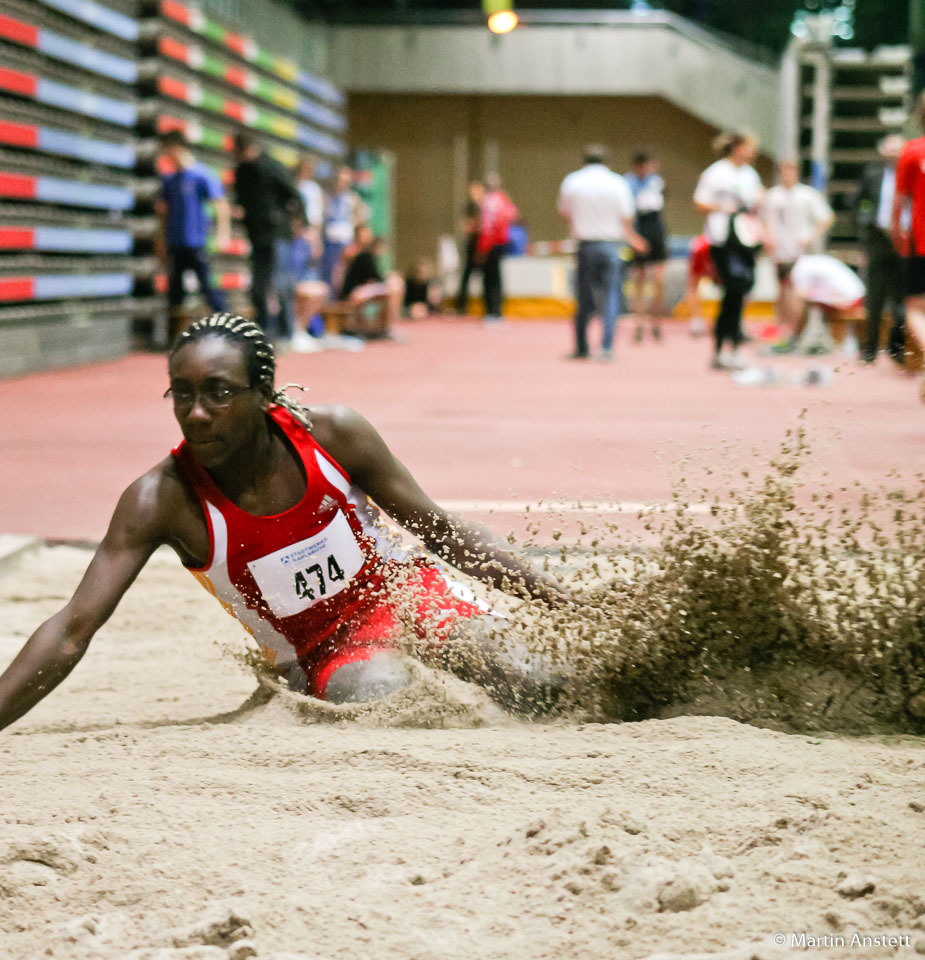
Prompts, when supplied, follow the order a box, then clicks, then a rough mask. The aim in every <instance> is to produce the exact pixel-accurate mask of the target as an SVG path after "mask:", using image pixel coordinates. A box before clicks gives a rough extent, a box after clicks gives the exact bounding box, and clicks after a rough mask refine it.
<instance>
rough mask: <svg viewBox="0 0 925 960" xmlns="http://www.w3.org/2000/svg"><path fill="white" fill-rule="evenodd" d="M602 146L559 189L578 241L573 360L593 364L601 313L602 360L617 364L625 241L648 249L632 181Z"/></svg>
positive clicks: (592, 150)
mask: <svg viewBox="0 0 925 960" xmlns="http://www.w3.org/2000/svg"><path fill="white" fill-rule="evenodd" d="M605 159H606V151H605V149H604V148H603V147H602V146H598V145H594V146H590V147H586V148H585V158H584V160H585V162H584V166H583V167H582V168H581V169H580V170H576V171H575V172H574V173H570V174H569V175H568V176H567V177H566V178H565V179H564V180H563V181H562V186H561V187H560V188H559V213H561V214H562V216H563V217H565V218H566V219H567V220H568V221H569V225H570V228H571V233H572V236H573V237H574V238H575V239H576V240H577V241H578V258H577V261H578V262H577V270H576V274H575V279H576V286H577V290H576V298H575V299H576V309H575V349H574V351H573V352H572V353H571V354H569V359H570V360H587V359H588V357H589V355H590V354H589V351H588V322H589V321H590V319H591V317H592V316H593V315H594V314H595V313H597V314H598V315H599V316H600V317H601V319H602V320H603V325H604V334H603V338H602V340H601V359H602V360H607V361H609V360H613V338H614V333H615V332H616V329H617V319H618V317H619V314H620V305H621V281H622V278H623V261H622V260H621V258H620V252H621V248H622V246H623V243H624V241H629V243H630V244H631V245H632V247H633V249H634V250H639V251H643V252H644V251H645V250H646V242H645V241H644V240H643V239H642V237H640V236H639V234H638V233H636V230H635V229H634V226H633V219H634V216H635V208H634V206H633V194H632V192H631V190H630V188H629V186H628V185H627V183H626V181H625V180H624V179H623V177H621V176H620V175H619V174H617V173H614V172H613V171H612V170H609V169H608V168H607V166H606V165H605V162H604V161H605Z"/></svg>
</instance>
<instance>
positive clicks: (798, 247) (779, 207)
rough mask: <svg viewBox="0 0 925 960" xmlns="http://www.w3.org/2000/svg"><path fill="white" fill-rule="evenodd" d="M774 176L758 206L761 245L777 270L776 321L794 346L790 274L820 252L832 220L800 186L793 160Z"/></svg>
mask: <svg viewBox="0 0 925 960" xmlns="http://www.w3.org/2000/svg"><path fill="white" fill-rule="evenodd" d="M777 172H778V183H777V185H776V186H774V187H771V189H770V190H768V192H767V194H766V195H765V198H764V203H763V205H762V213H763V220H764V228H765V245H766V252H767V253H768V254H769V256H770V257H771V260H772V261H773V262H774V264H775V266H776V268H777V284H778V292H777V320H778V323H779V324H781V325H782V326H783V327H784V328H785V330H787V331H788V332H789V334H790V343H791V345H793V346H795V345H796V338H795V333H796V327H797V323H798V321H799V318H800V312H799V310H798V308H799V304H798V303H797V302H796V301H795V298H794V297H793V291H792V287H791V283H790V272H791V271H792V270H793V265H794V264H795V263H796V262H797V260H799V259H800V257H801V256H802V255H803V254H804V253H818V252H819V251H820V249H821V247H822V238H823V237H824V236H825V234H826V231H827V230H828V229H829V227H831V226H832V221H833V220H834V219H835V216H834V214H833V213H832V208H831V207H830V206H829V204H828V202H827V201H826V199H825V197H824V196H823V195H822V194H821V193H820V192H819V191H818V190H816V189H815V187H811V186H809V185H808V184H805V183H800V180H799V167H798V166H797V164H796V163H795V162H794V161H793V160H782V161H781V162H780V163H779V164H778V165H777Z"/></svg>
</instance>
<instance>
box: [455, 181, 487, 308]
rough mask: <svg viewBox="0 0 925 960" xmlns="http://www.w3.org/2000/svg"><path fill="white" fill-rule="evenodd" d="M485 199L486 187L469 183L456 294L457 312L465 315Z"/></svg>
mask: <svg viewBox="0 0 925 960" xmlns="http://www.w3.org/2000/svg"><path fill="white" fill-rule="evenodd" d="M484 199H485V187H484V185H483V184H482V183H481V182H480V181H478V180H473V181H472V183H470V184H469V199H468V200H467V201H466V210H465V213H464V215H463V221H462V232H463V245H464V250H463V270H462V276H461V277H460V280H459V293H458V294H457V295H456V312H457V313H458V314H459V315H460V316H465V315H466V314H467V313H468V312H469V280H470V279H471V277H472V271H473V270H474V269H475V267H476V262H475V250H476V247H477V246H478V242H479V222H480V219H481V216H482V201H483V200H484Z"/></svg>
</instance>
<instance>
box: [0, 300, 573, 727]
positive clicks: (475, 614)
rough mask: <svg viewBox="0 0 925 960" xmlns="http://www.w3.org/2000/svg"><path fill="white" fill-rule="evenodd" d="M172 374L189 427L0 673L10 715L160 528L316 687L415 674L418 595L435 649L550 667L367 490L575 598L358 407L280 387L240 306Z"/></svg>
mask: <svg viewBox="0 0 925 960" xmlns="http://www.w3.org/2000/svg"><path fill="white" fill-rule="evenodd" d="M169 373H170V389H169V390H168V391H167V394H166V396H168V397H169V398H171V399H172V402H173V409H174V414H175V416H176V418H177V422H178V423H179V425H180V429H181V431H182V433H183V437H184V440H183V442H182V443H181V444H180V445H179V446H178V447H177V448H176V449H175V450H174V451H173V452H172V453H171V455H170V456H168V457H167V458H166V459H165V460H163V461H161V463H159V464H158V465H157V466H156V467H154V469H153V470H150V471H149V472H148V473H146V474H144V476H142V477H140V478H139V479H138V480H136V481H135V482H134V483H133V484H132V485H131V486H130V487H129V488H128V489H127V490H126V491H125V493H123V494H122V497H121V498H120V500H119V503H118V505H117V507H116V510H115V513H114V515H113V518H112V521H111V522H110V525H109V530H108V531H107V533H106V536H105V538H104V539H103V541H102V543H101V544H100V546H99V548H98V549H97V551H96V553H95V555H94V557H93V560H92V561H91V563H90V566H89V567H88V569H87V572H86V573H85V574H84V577H83V580H82V581H81V583H80V585H79V586H78V587H77V590H76V592H75V593H74V596H73V597H72V598H71V600H70V602H69V603H68V604H67V606H66V607H65V608H64V609H63V610H61V611H60V612H59V613H57V614H55V615H54V616H53V617H51V618H50V619H49V620H47V621H46V622H45V623H43V624H42V625H41V626H40V627H39V628H38V630H36V631H35V633H34V634H33V635H32V637H31V638H30V639H29V641H28V642H27V643H26V644H25V646H24V647H23V648H22V650H20V652H19V653H18V654H17V656H16V658H15V659H14V660H13V662H12V663H11V664H10V666H9V667H8V668H7V670H6V671H5V672H4V673H3V675H2V676H0V728H3V727H5V726H6V725H7V724H10V723H12V722H13V721H14V720H16V719H18V718H19V717H21V716H22V715H23V714H24V713H26V711H28V710H29V709H31V708H32V707H33V706H34V705H35V704H36V703H37V702H38V701H39V700H41V699H42V697H44V696H45V695H46V694H47V693H48V692H49V691H51V690H52V689H54V687H56V686H57V685H58V684H59V683H60V682H61V681H62V680H63V679H64V678H65V677H66V676H67V675H68V674H69V673H70V672H71V670H72V669H73V668H74V666H75V665H76V664H77V662H78V661H79V660H80V658H81V657H82V656H83V654H84V652H85V651H86V649H87V646H88V645H89V643H90V640H91V639H92V638H93V635H94V634H95V633H96V631H97V630H98V629H99V628H100V627H101V626H102V625H103V624H104V623H105V622H106V620H107V619H108V618H109V617H110V615H111V614H112V612H113V611H114V610H115V608H116V605H117V604H118V603H119V600H120V599H121V597H122V595H123V594H124V593H125V591H126V590H127V589H128V587H129V586H130V585H131V583H132V582H133V581H134V579H135V577H136V576H138V573H139V572H140V571H141V569H142V567H143V566H144V565H145V563H146V562H147V560H148V558H149V557H150V556H151V554H152V553H153V552H154V551H155V550H156V549H157V548H158V547H159V546H161V545H164V544H166V545H169V546H170V547H172V548H173V549H174V550H175V551H176V553H177V554H178V555H179V557H180V559H181V561H182V562H183V564H184V566H186V567H187V568H189V569H190V571H191V572H192V573H193V574H194V576H196V577H197V579H198V580H199V581H200V582H201V583H202V584H203V586H205V587H206V589H207V590H209V591H210V592H211V593H213V594H214V595H215V596H216V597H217V598H218V600H219V601H220V602H221V603H222V605H223V606H224V607H225V609H226V610H228V612H229V613H232V614H233V615H234V616H235V617H237V618H238V619H239V620H240V621H241V623H242V624H243V625H244V627H245V629H247V630H248V631H249V632H250V633H251V634H252V635H253V636H254V638H255V639H256V641H257V643H258V644H259V645H260V646H261V647H262V648H263V651H264V655H265V656H266V658H267V660H268V661H269V663H270V664H271V665H273V666H274V667H275V669H276V670H277V671H278V672H279V673H280V674H281V675H285V676H287V677H288V679H289V683H290V685H291V686H293V687H295V688H296V689H301V690H303V691H305V692H307V693H310V694H312V695H313V696H316V697H320V698H323V699H327V700H330V701H332V702H345V701H363V700H372V699H376V698H378V697H381V696H384V695H386V694H388V693H391V692H393V691H395V690H397V689H400V688H401V687H402V686H404V685H406V684H407V683H408V682H409V680H410V673H409V672H408V669H407V667H406V665H405V663H404V662H403V660H402V658H401V656H400V654H399V652H398V650H397V649H396V646H395V642H396V639H397V638H398V636H399V634H400V633H401V626H402V617H403V615H405V614H407V612H408V611H410V613H411V618H412V620H413V623H414V627H415V629H416V630H417V631H418V633H419V635H421V636H422V639H426V640H428V641H429V644H428V645H427V646H426V647H425V650H424V653H425V655H427V652H428V650H429V651H430V653H431V655H432V657H433V659H434V661H435V662H437V663H440V664H442V665H446V666H450V667H452V668H453V669H454V670H455V671H456V672H458V673H460V674H461V675H463V676H465V677H467V678H470V679H476V680H479V681H481V682H484V683H487V684H488V685H489V686H490V687H491V688H492V689H493V692H495V693H498V694H500V695H501V696H502V698H504V695H505V693H507V694H511V693H513V692H514V691H516V689H517V688H518V686H519V685H523V686H524V687H526V688H529V687H530V685H531V684H536V683H538V682H541V681H542V679H543V678H542V677H541V675H540V674H539V672H538V671H537V670H536V664H535V663H533V664H532V665H531V664H529V661H528V660H525V659H523V658H519V657H515V656H512V655H510V654H505V653H504V652H502V651H501V650H500V648H499V647H498V645H497V644H493V643H491V642H490V641H489V639H488V638H489V636H490V630H489V629H487V624H488V623H489V622H490V619H491V618H488V617H486V612H487V611H488V608H487V606H486V605H484V604H483V603H481V602H480V601H478V600H476V598H475V597H474V596H473V595H472V594H471V592H467V591H466V590H465V588H461V585H459V584H454V583H453V582H452V581H451V580H449V579H448V578H447V577H445V576H444V574H443V573H442V572H441V571H440V569H439V568H438V567H437V566H436V565H435V564H434V563H433V562H432V561H430V560H428V559H427V558H426V557H425V556H424V555H423V554H419V553H415V552H414V551H411V550H408V549H407V548H405V547H404V546H403V545H402V544H400V542H397V538H396V537H394V536H390V534H389V532H388V531H387V530H386V529H385V528H384V527H383V525H381V524H380V523H379V520H378V512H377V511H376V508H375V507H374V506H373V504H372V503H370V501H373V502H374V503H375V504H378V505H379V506H381V507H382V508H383V509H384V510H385V511H386V512H387V513H388V514H389V515H390V516H391V517H392V518H393V519H395V520H396V521H397V522H398V523H400V524H401V525H402V526H403V527H405V528H406V529H407V530H409V531H411V532H412V533H414V534H416V535H417V536H418V537H419V538H420V539H421V541H422V542H423V543H424V544H425V546H426V547H427V548H428V549H429V550H430V551H432V552H433V553H434V554H437V555H438V556H439V557H442V558H443V559H445V560H448V561H449V562H450V563H452V564H454V565H455V566H456V567H458V568H459V569H460V570H463V571H465V572H466V573H469V574H471V575H473V576H475V577H478V578H480V579H481V580H484V581H486V582H488V583H491V584H493V585H494V586H497V587H500V588H502V589H505V590H507V591H509V592H512V593H516V594H520V595H522V596H526V597H532V598H535V599H539V600H543V601H545V602H548V603H560V602H567V601H568V599H569V598H568V595H567V594H566V592H565V591H564V590H563V589H562V588H561V587H560V586H559V585H558V584H557V583H556V582H555V581H554V580H552V579H551V578H549V577H546V576H544V575H542V574H538V573H536V572H535V571H533V570H531V569H530V568H529V567H528V566H527V565H525V563H524V562H523V561H522V560H520V559H519V558H518V557H517V556H515V555H514V554H512V553H511V552H510V551H508V550H507V549H505V548H504V547H503V546H502V545H501V544H500V543H499V542H498V541H497V540H495V538H494V537H492V535H491V534H489V533H488V532H487V531H486V530H484V529H482V528H481V527H478V526H476V525H475V524H472V523H470V522H468V521H465V520H462V519H460V518H458V517H454V516H451V515H450V514H448V513H446V512H445V511H444V510H442V509H441V508H440V507H438V506H437V505H436V504H435V503H434V502H433V501H432V500H430V498H429V497H428V496H427V495H426V494H425V493H424V492H423V491H422V490H421V488H420V487H419V486H418V485H417V483H416V482H415V480H414V479H413V477H412V476H411V474H410V473H409V472H408V471H407V470H406V469H405V467H404V466H402V464H401V463H399V462H398V460H396V459H395V457H394V456H393V454H392V453H391V452H390V450H389V449H388V447H387V446H386V445H385V443H384V442H383V440H382V438H381V437H380V436H379V434H378V433H377V432H376V431H375V430H374V429H373V427H372V426H370V424H369V423H367V422H366V421H365V420H364V419H363V418H362V417H361V416H360V415H359V414H357V413H355V412H354V411H353V410H350V409H347V408H346V407H339V406H318V407H311V408H306V407H302V406H300V405H299V404H297V403H295V402H294V401H293V400H292V399H291V398H290V397H288V396H287V395H286V394H285V393H284V392H283V391H277V390H275V388H274V377H275V373H276V361H275V357H274V354H273V348H272V346H271V345H270V344H269V342H268V341H267V339H266V337H265V336H264V334H263V333H262V331H261V330H260V328H259V327H257V326H256V325H255V324H253V323H251V322H250V321H249V320H244V319H242V318H241V317H235V316H232V315H230V314H213V315H212V316H211V317H207V318H205V319H203V320H200V321H198V322H197V323H195V324H193V325H192V326H191V327H190V328H189V330H187V331H186V332H185V333H183V334H181V336H180V337H179V338H178V340H177V343H176V344H175V345H174V347H173V350H172V351H171V354H170V362H169ZM475 618H481V619H482V620H484V621H485V622H486V629H484V630H482V631H481V634H482V640H481V642H479V643H477V644H475V645H473V643H472V641H471V635H472V631H468V632H466V631H461V630H459V629H457V628H458V627H459V626H460V624H461V623H462V622H463V621H466V620H468V621H469V622H470V623H478V622H479V621H478V620H476V619H475ZM475 634H476V635H478V634H479V631H478V630H476V631H475ZM464 635H465V636H464ZM466 636H468V637H469V639H468V640H467V639H466ZM514 698H515V699H516V694H515V697H514Z"/></svg>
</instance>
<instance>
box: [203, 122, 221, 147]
mask: <svg viewBox="0 0 925 960" xmlns="http://www.w3.org/2000/svg"><path fill="white" fill-rule="evenodd" d="M200 143H201V144H202V145H203V146H204V147H215V148H216V149H217V150H222V149H223V148H224V146H225V134H224V133H222V132H221V131H220V130H212V129H211V128H209V127H203V129H202V140H200Z"/></svg>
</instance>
